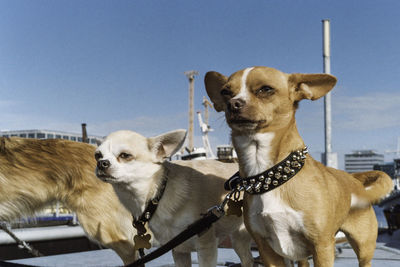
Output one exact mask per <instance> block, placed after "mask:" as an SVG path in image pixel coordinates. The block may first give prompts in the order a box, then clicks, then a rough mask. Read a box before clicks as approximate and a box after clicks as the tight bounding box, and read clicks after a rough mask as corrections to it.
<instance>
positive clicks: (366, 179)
mask: <svg viewBox="0 0 400 267" xmlns="http://www.w3.org/2000/svg"><path fill="white" fill-rule="evenodd" d="M351 175H352V176H353V177H354V178H356V179H357V180H359V181H360V182H361V183H362V184H363V185H364V188H365V192H363V194H362V198H364V199H366V200H367V201H368V202H369V203H370V204H375V203H377V202H379V201H380V200H381V199H382V198H383V197H385V196H386V195H387V194H389V193H390V191H392V190H393V181H392V179H391V178H390V176H389V175H387V174H386V173H384V172H382V171H367V172H357V173H352V174H351Z"/></svg>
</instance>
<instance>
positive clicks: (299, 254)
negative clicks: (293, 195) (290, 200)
mask: <svg viewBox="0 0 400 267" xmlns="http://www.w3.org/2000/svg"><path fill="white" fill-rule="evenodd" d="M278 190H279V189H275V190H273V191H271V192H268V193H265V194H262V195H255V196H254V197H253V199H252V202H251V203H250V208H249V211H250V213H249V218H250V220H249V223H250V224H251V229H252V230H253V231H254V232H256V233H257V234H259V235H261V236H263V237H264V238H266V240H267V241H268V243H269V245H270V246H271V247H272V248H273V249H274V251H275V252H276V253H278V254H280V255H281V256H283V257H285V258H288V259H291V260H298V259H304V258H306V257H307V256H308V255H309V254H310V251H308V250H307V247H306V244H305V242H304V238H303V237H302V233H303V231H304V223H303V213H302V212H299V211H295V210H293V209H292V208H290V207H289V206H288V205H286V204H285V203H284V202H283V201H282V199H281V198H280V196H279V191H278Z"/></svg>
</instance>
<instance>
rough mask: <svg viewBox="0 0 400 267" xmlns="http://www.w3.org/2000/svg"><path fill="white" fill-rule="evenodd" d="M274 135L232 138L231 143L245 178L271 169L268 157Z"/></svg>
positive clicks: (262, 134)
mask: <svg viewBox="0 0 400 267" xmlns="http://www.w3.org/2000/svg"><path fill="white" fill-rule="evenodd" d="M274 137H275V134H274V133H258V134H255V135H251V136H247V135H239V136H233V137H232V142H233V145H234V146H235V150H236V153H237V154H238V158H239V160H240V163H241V164H240V165H241V167H242V168H243V171H244V173H245V175H246V176H253V175H256V174H259V173H261V172H263V171H265V170H266V169H268V168H270V167H272V166H273V165H274V163H273V162H272V160H271V159H270V157H269V154H270V152H271V142H272V140H273V139H274Z"/></svg>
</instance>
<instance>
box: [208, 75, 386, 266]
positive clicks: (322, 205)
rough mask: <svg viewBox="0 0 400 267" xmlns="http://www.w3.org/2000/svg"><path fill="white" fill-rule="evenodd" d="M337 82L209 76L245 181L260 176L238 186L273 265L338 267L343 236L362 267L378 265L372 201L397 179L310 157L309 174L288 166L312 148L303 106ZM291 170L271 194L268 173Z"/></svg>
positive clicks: (249, 222) (306, 159) (248, 221)
mask: <svg viewBox="0 0 400 267" xmlns="http://www.w3.org/2000/svg"><path fill="white" fill-rule="evenodd" d="M335 84H336V78H335V77H334V76H332V75H328V74H299V73H295V74H286V73H283V72H281V71H279V70H276V69H273V68H268V67H252V68H246V69H244V70H240V71H238V72H235V73H234V74H232V75H231V76H230V77H226V76H224V75H222V74H220V73H218V72H208V73H207V74H206V76H205V86H206V90H207V93H208V95H209V97H210V99H211V100H212V102H213V104H214V107H215V109H216V110H217V111H224V112H225V117H226V120H227V123H228V125H229V126H230V128H231V130H232V143H233V145H234V147H235V149H236V152H237V155H238V159H239V169H240V177H253V178H251V179H252V180H251V179H250V180H249V179H247V178H245V179H237V180H236V182H238V181H239V182H238V183H241V185H243V186H245V188H246V193H245V196H244V220H245V225H246V227H247V229H248V230H249V232H250V233H251V235H252V236H253V238H254V239H255V241H256V243H257V246H258V248H259V251H260V255H261V257H262V259H263V262H264V263H265V265H266V266H284V258H286V259H291V260H295V261H300V263H301V266H307V265H308V262H307V260H306V259H307V257H308V256H310V255H312V256H313V261H314V266H320V267H321V266H324V267H325V266H333V262H334V246H335V234H336V233H337V232H338V231H342V232H344V233H345V235H346V237H347V239H348V241H349V243H350V244H351V245H352V247H353V249H354V250H355V252H356V254H357V256H358V259H359V265H360V266H370V265H371V259H372V257H373V254H374V249H375V246H376V238H377V220H376V216H375V213H374V211H373V208H372V206H371V203H374V202H376V201H378V200H379V199H381V198H382V197H383V196H385V195H386V194H387V193H389V192H390V190H392V187H393V185H392V181H391V179H390V177H389V176H387V175H386V174H385V173H382V172H374V171H372V172H367V173H362V174H356V175H350V174H348V173H346V172H344V171H340V170H336V169H333V168H329V167H326V166H324V165H322V164H321V163H319V162H317V161H316V160H314V159H313V158H312V157H311V156H309V155H306V153H302V154H301V155H300V162H299V161H297V162H298V163H299V164H301V168H300V167H299V168H292V167H294V166H291V164H292V163H291V162H290V160H288V161H289V163H288V165H286V161H285V160H284V159H285V158H286V157H288V156H289V155H291V154H292V153H293V152H295V151H303V148H304V147H305V144H304V142H303V139H302V138H301V137H300V134H299V132H298V130H297V127H296V120H295V112H296V109H297V108H298V103H299V101H301V100H303V99H309V100H316V99H319V98H320V97H322V96H324V95H325V94H326V93H328V92H329V91H330V90H331V89H332V88H333V87H334V85H335ZM304 152H305V151H304ZM296 159H297V156H296ZM302 162H303V163H302ZM295 165H296V166H297V163H295ZM279 166H281V167H279ZM285 166H287V167H289V168H290V169H287V171H288V173H294V174H295V176H294V177H292V178H291V179H290V180H288V181H287V182H285V183H282V184H281V185H280V186H279V187H276V188H274V189H273V190H269V189H265V188H264V187H267V186H268V185H269V184H268V182H267V181H270V180H267V179H266V177H269V176H268V174H269V171H268V172H266V173H265V171H266V170H268V169H270V168H279V169H281V168H282V169H283V168H285ZM281 171H282V170H281ZM275 173H278V172H275ZM275 173H274V171H272V172H271V173H270V175H271V177H270V178H273V179H275V180H274V181H276V182H275V183H276V184H277V185H278V183H280V181H281V180H282V179H283V175H286V173H285V171H284V170H283V173H280V174H279V175H277V176H275ZM260 174H263V175H260ZM261 176H262V178H261ZM244 181H246V182H247V184H246V185H244V184H243V182H244ZM270 182H272V181H270ZM257 191H258V192H257Z"/></svg>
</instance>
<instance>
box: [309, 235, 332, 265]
mask: <svg viewBox="0 0 400 267" xmlns="http://www.w3.org/2000/svg"><path fill="white" fill-rule="evenodd" d="M334 261H335V241H331V240H329V241H328V240H324V241H320V242H316V243H315V245H314V252H313V262H314V266H315V267H330V266H333V263H334Z"/></svg>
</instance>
